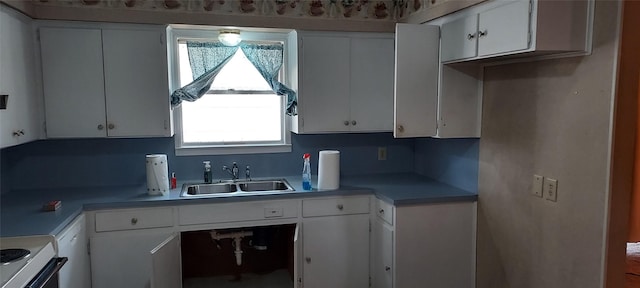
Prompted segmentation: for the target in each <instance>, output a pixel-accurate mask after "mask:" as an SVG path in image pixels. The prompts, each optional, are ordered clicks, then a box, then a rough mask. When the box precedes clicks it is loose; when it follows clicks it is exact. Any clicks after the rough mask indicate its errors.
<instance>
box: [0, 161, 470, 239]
mask: <svg viewBox="0 0 640 288" xmlns="http://www.w3.org/2000/svg"><path fill="white" fill-rule="evenodd" d="M285 178H286V179H287V180H288V182H289V183H290V184H291V185H292V186H293V188H294V189H295V190H296V191H292V192H287V193H282V194H267V195H248V196H227V197H194V198H185V197H180V189H173V190H172V191H171V192H170V193H169V194H168V195H164V196H150V195H148V194H147V189H146V183H144V184H141V185H138V186H110V187H83V188H57V189H37V190H17V191H10V192H9V193H7V194H3V195H1V196H0V197H1V198H0V237H10V236H25V235H44V234H50V235H57V234H58V233H60V232H61V231H62V230H63V229H64V227H66V226H67V225H68V224H69V223H71V221H73V219H74V218H75V217H77V216H78V215H79V214H80V213H82V211H86V210H98V209H116V208H136V207H152V206H167V205H189V204H205V203H222V202H238V201H256V200H273V199H287V198H302V197H316V196H336V195H358V194H374V195H375V196H376V197H378V198H379V199H382V200H383V201H386V202H388V203H390V204H393V205H396V206H402V205H415V204H425V203H442V202H459V201H462V202H469V201H476V200H477V194H476V193H472V192H468V191H465V190H462V189H458V188H455V187H453V186H449V185H447V184H444V183H440V182H436V181H434V180H432V179H430V178H427V177H424V176H420V175H417V174H377V175H363V176H348V177H341V179H340V181H341V186H340V188H339V189H337V190H330V191H318V190H316V189H314V190H311V191H305V190H302V184H301V182H300V180H299V176H295V177H285ZM183 183H184V182H183ZM314 184H315V183H314ZM181 186H182V183H180V182H179V183H178V188H180V187H181ZM313 186H314V187H317V186H316V185H313ZM51 200H61V201H62V207H61V208H60V209H58V210H56V211H52V212H46V211H43V210H42V205H43V204H44V203H47V202H49V201H51Z"/></svg>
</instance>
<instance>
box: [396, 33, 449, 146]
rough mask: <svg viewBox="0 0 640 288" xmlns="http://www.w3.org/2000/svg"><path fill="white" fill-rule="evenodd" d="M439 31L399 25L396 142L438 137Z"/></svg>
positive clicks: (397, 34)
mask: <svg viewBox="0 0 640 288" xmlns="http://www.w3.org/2000/svg"><path fill="white" fill-rule="evenodd" d="M439 46H440V41H439V28H438V26H432V25H415V24H396V55H395V56H396V57H395V59H396V61H395V62H396V69H395V94H394V110H395V111H394V130H393V136H394V137H396V138H406V137H425V136H434V135H436V113H437V110H436V105H437V102H438V101H437V98H438V67H439V66H438V65H439V64H440V61H439V60H438V48H439Z"/></svg>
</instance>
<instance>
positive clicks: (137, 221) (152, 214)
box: [96, 208, 173, 232]
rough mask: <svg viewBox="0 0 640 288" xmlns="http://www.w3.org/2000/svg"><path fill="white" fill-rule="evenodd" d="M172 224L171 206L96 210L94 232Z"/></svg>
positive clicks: (168, 225)
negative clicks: (107, 210)
mask: <svg viewBox="0 0 640 288" xmlns="http://www.w3.org/2000/svg"><path fill="white" fill-rule="evenodd" d="M170 226H173V209H172V208H154V209H136V210H124V211H109V212H96V232H106V231H118V230H134V229H144V228H158V227H170Z"/></svg>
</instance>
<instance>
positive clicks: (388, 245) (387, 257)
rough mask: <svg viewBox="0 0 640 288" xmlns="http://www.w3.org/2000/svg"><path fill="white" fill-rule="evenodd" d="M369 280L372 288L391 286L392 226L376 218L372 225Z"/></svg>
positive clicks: (388, 287)
mask: <svg viewBox="0 0 640 288" xmlns="http://www.w3.org/2000/svg"><path fill="white" fill-rule="evenodd" d="M371 232H372V239H371V245H372V249H371V251H372V252H373V253H372V257H371V262H372V263H371V278H372V279H371V280H372V281H373V283H372V284H373V285H372V287H374V288H391V287H393V273H394V272H393V271H392V267H393V227H391V226H390V225H389V224H387V223H384V221H383V220H381V219H376V220H375V224H374V225H373V226H372V231H371Z"/></svg>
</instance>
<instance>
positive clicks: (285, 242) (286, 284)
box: [181, 224, 296, 288]
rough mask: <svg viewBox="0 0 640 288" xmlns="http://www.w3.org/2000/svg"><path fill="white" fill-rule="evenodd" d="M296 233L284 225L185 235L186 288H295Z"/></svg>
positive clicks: (198, 232)
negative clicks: (209, 287)
mask: <svg viewBox="0 0 640 288" xmlns="http://www.w3.org/2000/svg"><path fill="white" fill-rule="evenodd" d="M295 230H296V225H295V224H285V225H275V226H256V227H243V228H231V229H214V230H201V231H188V232H182V235H181V242H182V248H181V253H182V279H183V287H185V288H189V287H202V286H201V285H202V284H203V283H207V285H211V284H212V283H219V284H221V285H222V284H224V285H223V286H224V287H254V286H255V285H258V286H259V285H261V284H264V283H269V287H278V288H280V287H282V288H293V287H294V283H295V281H294V279H293V277H294V269H295V267H294V257H295V255H294V254H295V250H294V246H295V245H294V234H295ZM238 243H239V244H240V251H241V252H240V253H237V251H238V249H237V248H238V247H237V245H238ZM238 263H240V264H238ZM225 283H226V284H225ZM258 286H255V287H258ZM214 287H220V286H217V285H216V286H214Z"/></svg>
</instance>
